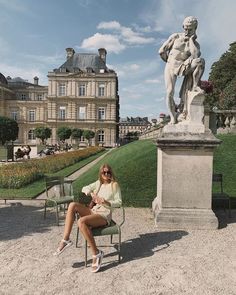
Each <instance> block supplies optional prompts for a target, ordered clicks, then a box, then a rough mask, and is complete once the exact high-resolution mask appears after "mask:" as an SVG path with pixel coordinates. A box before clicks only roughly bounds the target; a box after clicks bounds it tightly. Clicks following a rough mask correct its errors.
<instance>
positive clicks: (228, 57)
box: [207, 42, 236, 109]
mask: <svg viewBox="0 0 236 295" xmlns="http://www.w3.org/2000/svg"><path fill="white" fill-rule="evenodd" d="M209 80H210V81H211V82H212V83H213V93H212V94H209V95H207V103H208V104H209V105H210V106H211V107H213V106H216V107H218V108H219V109H231V108H232V107H236V96H235V92H236V42H234V43H231V44H230V47H229V50H228V51H226V52H225V53H224V54H223V55H222V56H221V57H220V59H219V61H217V62H215V63H214V64H213V65H212V67H211V72H210V75H209Z"/></svg>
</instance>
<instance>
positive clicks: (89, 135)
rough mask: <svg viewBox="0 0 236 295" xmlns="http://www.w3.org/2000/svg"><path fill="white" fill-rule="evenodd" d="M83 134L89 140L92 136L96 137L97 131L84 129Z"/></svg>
mask: <svg viewBox="0 0 236 295" xmlns="http://www.w3.org/2000/svg"><path fill="white" fill-rule="evenodd" d="M83 136H84V137H85V138H86V139H87V140H90V139H91V138H94V136H95V132H93V131H92V130H84V131H83Z"/></svg>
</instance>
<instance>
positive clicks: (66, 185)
mask: <svg viewBox="0 0 236 295" xmlns="http://www.w3.org/2000/svg"><path fill="white" fill-rule="evenodd" d="M45 189H46V195H47V198H55V197H60V198H63V197H65V196H72V195H73V186H72V180H71V179H68V178H64V177H63V176H46V177H45Z"/></svg>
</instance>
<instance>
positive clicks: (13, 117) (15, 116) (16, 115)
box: [11, 111, 18, 121]
mask: <svg viewBox="0 0 236 295" xmlns="http://www.w3.org/2000/svg"><path fill="white" fill-rule="evenodd" d="M11 117H12V119H13V120H15V121H17V118H18V113H17V111H12V112H11Z"/></svg>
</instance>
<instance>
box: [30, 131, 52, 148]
mask: <svg viewBox="0 0 236 295" xmlns="http://www.w3.org/2000/svg"><path fill="white" fill-rule="evenodd" d="M34 134H35V136H36V137H37V138H39V139H41V141H42V144H45V140H47V139H48V138H50V137H51V135H52V129H50V128H48V127H37V128H35V129H34Z"/></svg>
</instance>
